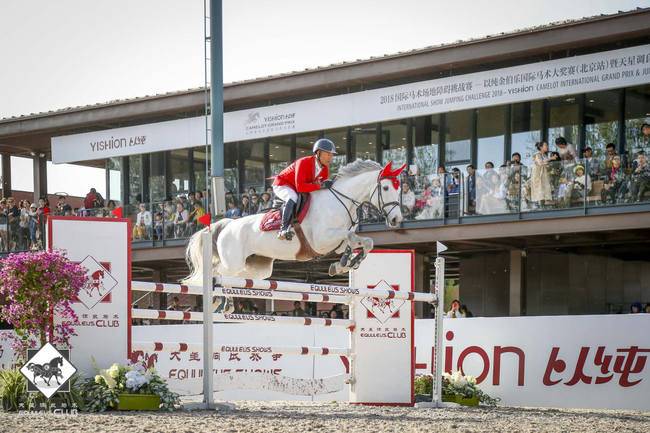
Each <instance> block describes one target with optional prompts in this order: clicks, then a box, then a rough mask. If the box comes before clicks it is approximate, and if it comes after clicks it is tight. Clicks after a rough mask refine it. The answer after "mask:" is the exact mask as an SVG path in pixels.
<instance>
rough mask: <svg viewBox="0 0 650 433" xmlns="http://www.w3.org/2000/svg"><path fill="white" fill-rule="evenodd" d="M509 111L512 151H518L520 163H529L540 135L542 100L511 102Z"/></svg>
mask: <svg viewBox="0 0 650 433" xmlns="http://www.w3.org/2000/svg"><path fill="white" fill-rule="evenodd" d="M511 113H512V114H511V116H512V117H511V122H510V125H511V132H512V135H511V140H512V141H511V150H512V153H515V152H516V153H519V154H520V155H521V163H522V164H524V165H530V164H532V163H533V155H534V154H535V152H536V149H535V143H537V142H539V141H540V140H541V136H542V134H541V131H542V101H533V102H522V103H519V104H512V111H511ZM480 168H483V167H480Z"/></svg>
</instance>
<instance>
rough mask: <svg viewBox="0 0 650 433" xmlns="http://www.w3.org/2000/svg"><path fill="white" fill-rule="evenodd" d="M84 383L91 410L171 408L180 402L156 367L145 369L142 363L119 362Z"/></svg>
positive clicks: (84, 392)
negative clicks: (122, 363)
mask: <svg viewBox="0 0 650 433" xmlns="http://www.w3.org/2000/svg"><path fill="white" fill-rule="evenodd" d="M93 365H94V367H95V370H97V372H98V373H99V374H98V375H96V376H95V377H94V378H93V379H88V380H86V381H85V382H84V383H83V385H82V389H83V391H82V394H83V396H84V399H85V401H86V402H87V405H86V406H85V408H86V409H87V410H89V411H91V412H104V411H105V410H107V409H109V408H111V407H112V408H114V409H117V410H169V411H172V410H174V409H175V408H176V406H178V405H180V399H179V396H178V394H176V393H174V392H171V391H170V390H169V388H168V387H167V384H166V383H165V381H164V380H163V379H162V378H161V377H160V376H159V375H158V372H157V371H156V369H155V368H153V367H150V368H149V369H145V368H144V367H143V366H142V365H141V364H140V363H139V362H136V363H133V364H132V363H131V362H130V361H129V362H128V363H127V364H126V365H121V364H118V363H115V364H113V365H112V366H111V367H110V368H108V369H106V370H103V369H101V368H100V367H99V366H97V364H96V363H95V360H94V359H93Z"/></svg>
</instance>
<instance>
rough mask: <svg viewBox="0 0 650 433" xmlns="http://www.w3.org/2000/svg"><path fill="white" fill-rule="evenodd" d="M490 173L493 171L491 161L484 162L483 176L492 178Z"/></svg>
mask: <svg viewBox="0 0 650 433" xmlns="http://www.w3.org/2000/svg"><path fill="white" fill-rule="evenodd" d="M492 173H494V164H492V162H491V161H488V162H486V163H485V173H483V178H485V179H486V180H487V179H492Z"/></svg>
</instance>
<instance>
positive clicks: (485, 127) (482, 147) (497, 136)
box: [476, 106, 506, 169]
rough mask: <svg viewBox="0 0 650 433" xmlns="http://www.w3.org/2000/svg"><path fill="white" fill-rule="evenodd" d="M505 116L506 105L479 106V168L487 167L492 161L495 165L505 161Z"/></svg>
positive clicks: (497, 165)
mask: <svg viewBox="0 0 650 433" xmlns="http://www.w3.org/2000/svg"><path fill="white" fill-rule="evenodd" d="M505 118H506V107H505V106H500V107H488V108H479V110H478V120H477V122H478V124H477V126H476V128H477V133H478V157H477V162H476V164H477V166H478V168H479V169H481V168H483V167H485V163H486V162H488V161H490V162H491V163H492V164H494V166H495V167H499V166H500V165H502V164H503V163H504V162H505V161H504V160H503V153H504V150H505Z"/></svg>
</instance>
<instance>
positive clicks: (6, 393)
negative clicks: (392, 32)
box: [0, 368, 27, 411]
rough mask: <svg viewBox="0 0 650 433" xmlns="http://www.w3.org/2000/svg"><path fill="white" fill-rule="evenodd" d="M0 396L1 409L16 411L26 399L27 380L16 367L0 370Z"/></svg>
mask: <svg viewBox="0 0 650 433" xmlns="http://www.w3.org/2000/svg"><path fill="white" fill-rule="evenodd" d="M0 396H1V397H2V410H4V411H17V410H18V405H19V404H20V403H21V402H25V401H26V399H27V382H26V381H25V378H24V377H23V375H22V374H21V373H20V370H18V368H7V369H4V370H0Z"/></svg>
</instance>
